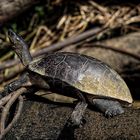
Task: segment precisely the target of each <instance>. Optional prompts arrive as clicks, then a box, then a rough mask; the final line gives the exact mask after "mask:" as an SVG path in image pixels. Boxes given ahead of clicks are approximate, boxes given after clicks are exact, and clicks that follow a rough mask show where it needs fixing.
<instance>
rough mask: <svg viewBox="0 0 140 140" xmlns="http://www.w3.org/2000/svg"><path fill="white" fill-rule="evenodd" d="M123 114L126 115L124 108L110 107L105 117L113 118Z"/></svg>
mask: <svg viewBox="0 0 140 140" xmlns="http://www.w3.org/2000/svg"><path fill="white" fill-rule="evenodd" d="M122 113H124V110H123V109H122V108H115V107H110V108H108V109H107V110H106V111H105V117H107V118H111V117H114V116H116V115H119V114H122Z"/></svg>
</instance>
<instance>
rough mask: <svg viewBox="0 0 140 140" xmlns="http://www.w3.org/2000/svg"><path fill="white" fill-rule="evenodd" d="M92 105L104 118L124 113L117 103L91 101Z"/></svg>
mask: <svg viewBox="0 0 140 140" xmlns="http://www.w3.org/2000/svg"><path fill="white" fill-rule="evenodd" d="M92 103H93V105H94V106H96V107H97V108H98V109H99V110H100V111H101V112H103V113H104V115H105V116H106V117H113V116H116V115H119V114H122V113H124V109H123V108H122V106H121V105H120V103H119V102H118V101H112V100H109V99H93V102H92Z"/></svg>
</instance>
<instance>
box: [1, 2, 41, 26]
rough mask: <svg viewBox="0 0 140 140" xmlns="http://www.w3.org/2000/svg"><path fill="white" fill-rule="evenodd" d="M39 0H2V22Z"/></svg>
mask: <svg viewBox="0 0 140 140" xmlns="http://www.w3.org/2000/svg"><path fill="white" fill-rule="evenodd" d="M38 1H39V0H1V1H0V24H3V23H5V22H6V21H7V20H9V19H12V18H13V17H15V16H17V15H19V14H20V13H22V12H23V11H25V10H27V9H28V8H29V7H31V6H32V5H33V4H35V3H37V2H38Z"/></svg>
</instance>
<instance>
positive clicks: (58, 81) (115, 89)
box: [6, 29, 133, 125]
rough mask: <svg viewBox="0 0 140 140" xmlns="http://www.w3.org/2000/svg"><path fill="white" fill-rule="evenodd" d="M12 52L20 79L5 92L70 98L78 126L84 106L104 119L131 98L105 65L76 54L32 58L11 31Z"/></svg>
mask: <svg viewBox="0 0 140 140" xmlns="http://www.w3.org/2000/svg"><path fill="white" fill-rule="evenodd" d="M8 37H9V39H10V42H11V43H12V44H13V46H12V49H13V50H14V51H15V53H16V54H17V55H18V57H19V59H20V60H21V62H22V64H23V65H24V66H25V68H26V71H27V72H26V73H25V74H23V75H22V76H21V78H20V79H18V80H16V81H13V82H11V83H9V84H8V85H7V87H6V88H7V89H8V92H12V91H14V90H17V89H18V88H20V87H22V86H35V87H37V88H38V89H43V90H46V91H48V90H50V91H55V93H56V92H57V94H58V95H60V97H61V96H62V97H63V96H66V97H68V98H69V97H74V98H76V99H77V104H76V106H75V108H74V110H73V112H72V115H71V121H72V123H73V124H74V125H80V124H81V122H82V118H83V114H84V113H85V110H86V108H87V106H88V105H92V106H94V107H95V108H97V109H98V110H99V111H100V112H102V113H103V114H104V115H105V116H106V117H114V116H116V115H119V114H122V113H124V108H123V106H131V104H132V102H133V99H132V96H131V93H130V90H129V88H128V86H127V85H126V83H125V81H124V80H123V79H122V78H121V76H120V75H119V74H118V73H117V72H116V71H115V70H113V69H112V68H111V67H110V66H109V65H107V64H106V63H104V62H102V61H100V60H98V59H96V58H93V57H91V56H86V55H83V54H79V53H72V52H50V53H47V54H45V55H43V56H39V57H36V58H34V59H33V57H32V56H31V54H30V52H29V50H28V45H27V43H26V42H25V41H24V40H23V38H22V37H21V36H20V35H18V34H16V33H15V32H14V31H13V30H11V29H9V30H8Z"/></svg>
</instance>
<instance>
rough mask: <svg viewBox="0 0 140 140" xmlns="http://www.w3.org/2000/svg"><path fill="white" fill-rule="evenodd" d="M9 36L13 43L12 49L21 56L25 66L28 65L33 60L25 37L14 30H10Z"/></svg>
mask: <svg viewBox="0 0 140 140" xmlns="http://www.w3.org/2000/svg"><path fill="white" fill-rule="evenodd" d="M8 37H9V39H10V42H11V43H12V44H13V46H12V49H13V50H14V51H15V52H16V54H17V55H18V56H19V58H20V60H21V62H22V63H23V65H24V66H28V65H29V63H30V62H31V61H32V57H31V55H30V53H29V50H28V46H27V44H26V43H25V41H24V40H23V38H22V37H21V36H19V35H17V34H16V33H15V32H14V31H13V30H11V29H9V30H8Z"/></svg>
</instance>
